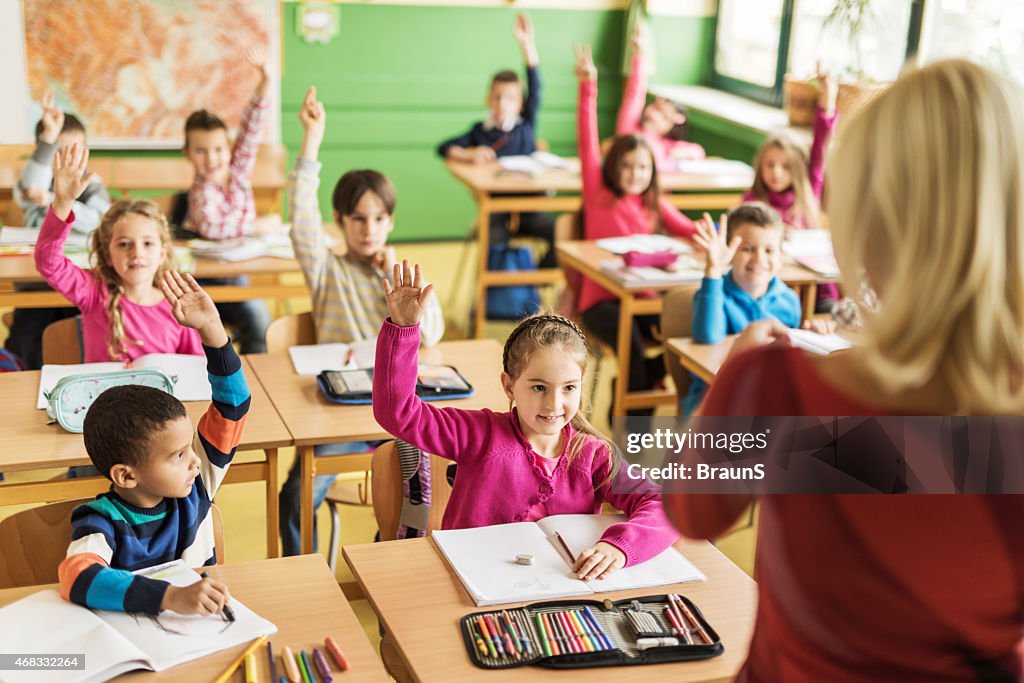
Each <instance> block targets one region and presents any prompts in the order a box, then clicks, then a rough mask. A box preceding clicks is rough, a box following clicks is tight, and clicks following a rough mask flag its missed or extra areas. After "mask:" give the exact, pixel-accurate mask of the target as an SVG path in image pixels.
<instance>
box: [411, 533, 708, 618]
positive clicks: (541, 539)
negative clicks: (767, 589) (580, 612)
mask: <svg viewBox="0 0 1024 683" xmlns="http://www.w3.org/2000/svg"><path fill="white" fill-rule="evenodd" d="M625 520H626V517H625V515H586V514H580V515H552V516H551V517H545V518H544V519H541V520H538V521H536V522H517V523H513V524H497V525H494V526H486V527H477V528H475V529H453V530H450V531H435V532H434V533H433V535H432V536H431V538H433V539H434V543H436V544H437V547H438V548H439V549H440V550H441V553H442V554H443V555H444V556H445V559H447V560H448V563H449V564H450V565H451V566H452V569H454V570H455V573H456V574H458V575H459V579H461V580H462V584H463V585H464V586H465V587H466V591H467V592H468V593H469V595H470V596H471V597H472V598H473V602H475V603H476V604H477V605H500V604H502V603H507V602H521V601H525V600H537V599H549V598H564V597H568V596H574V595H586V594H588V593H603V592H606V591H619V590H628V589H632V588H648V587H650V586H663V585H667V584H671V583H686V582H689V581H704V580H705V578H706V577H705V576H704V574H703V573H702V572H701V571H700V570H699V569H697V568H696V567H695V566H693V564H692V563H691V562H690V561H689V560H687V559H686V558H685V557H684V556H683V554H682V553H680V552H679V551H678V550H676V549H675V548H668V549H666V550H665V551H664V552H662V553H661V554H660V555H657V556H655V557H653V558H651V559H650V560H647V561H646V562H643V563H641V564H637V565H633V566H631V567H624V568H622V569H618V570H616V571H614V572H612V573H611V574H609V575H608V577H607V578H604V579H599V580H593V581H581V580H580V579H577V578H576V575H575V574H573V572H572V566H571V563H570V561H569V558H568V557H567V556H566V553H565V550H563V549H562V546H561V545H560V544H559V542H558V539H557V536H556V535H555V534H556V532H557V533H558V534H560V535H561V537H562V539H563V540H564V541H565V543H566V545H567V546H568V548H569V550H570V551H571V552H572V554H573V555H574V556H578V555H579V553H580V552H582V551H583V550H586V549H587V548H589V547H591V546H593V545H594V544H595V543H597V541H599V540H600V539H601V535H602V534H603V533H604V531H605V529H607V528H608V527H610V526H612V525H613V524H617V523H619V522H624V521H625ZM522 554H525V555H533V558H534V561H533V564H531V565H523V564H519V563H518V562H517V561H516V557H517V556H518V555H522Z"/></svg>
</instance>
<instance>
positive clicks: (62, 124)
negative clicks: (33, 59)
mask: <svg viewBox="0 0 1024 683" xmlns="http://www.w3.org/2000/svg"><path fill="white" fill-rule="evenodd" d="M42 105H43V117H42V118H41V119H40V120H39V123H37V124H36V148H35V150H34V151H33V152H32V156H31V157H30V158H29V160H28V162H26V163H25V167H24V168H23V169H22V170H21V177H20V178H19V179H18V184H17V185H16V186H15V188H14V200H15V201H16V202H17V203H18V206H20V207H21V210H22V211H23V212H24V213H25V219H24V225H25V227H28V228H35V227H38V226H40V225H42V223H43V219H44V218H45V217H46V210H47V208H48V207H49V206H50V204H51V203H52V201H53V157H54V155H55V154H56V153H57V151H58V150H62V149H65V148H67V147H68V145H70V144H72V143H77V144H78V145H79V146H80V147H85V126H83V125H82V122H81V121H79V120H78V118H77V117H76V116H75V115H74V114H66V113H64V111H63V110H61V108H60V107H58V106H56V104H55V99H54V95H53V93H52V92H47V93H46V95H44V96H43V101H42ZM72 208H73V209H74V212H75V216H76V218H77V220H76V221H75V225H74V230H75V232H80V233H83V234H88V233H90V232H92V231H93V229H95V228H96V226H97V225H99V224H100V218H101V217H102V216H103V213H104V212H105V211H106V210H107V209H109V208H110V196H109V195H108V194H107V189H106V188H105V187H104V186H103V180H102V179H101V178H100V177H99V176H98V175H94V176H93V180H92V182H90V183H89V184H88V185H87V186H86V187H85V189H84V190H82V193H81V194H80V195H78V196H77V197H75V201H74V204H73V206H72ZM15 287H16V289H18V290H36V289H48V288H47V287H46V286H45V285H42V284H35V283H26V284H18V285H16V286H15ZM77 314H78V311H76V310H75V309H74V308H71V307H62V308H16V309H14V322H13V323H11V329H10V335H9V336H8V337H7V342H6V344H5V348H7V350H8V351H11V352H12V353H15V354H16V355H18V356H19V357H21V359H22V360H23V361H24V363H25V366H26V367H27V368H28V369H29V370H38V369H39V368H41V367H42V366H43V331H44V330H45V329H46V327H47V325H49V324H50V323H55V322H57V321H58V320H63V319H64V318H70V317H72V316H74V315H77Z"/></svg>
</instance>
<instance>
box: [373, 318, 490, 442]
mask: <svg viewBox="0 0 1024 683" xmlns="http://www.w3.org/2000/svg"><path fill="white" fill-rule="evenodd" d="M419 346H420V328H419V325H412V326H409V327H401V326H399V325H395V324H394V323H393V322H391V320H390V319H388V320H385V321H384V325H383V326H382V327H381V330H380V334H379V335H378V336H377V356H376V362H375V363H374V370H373V417H374V418H375V419H376V420H377V422H378V424H380V426H381V427H383V428H384V430H385V431H387V433H388V434H391V435H392V436H394V437H395V438H398V439H402V440H403V441H405V442H407V443H410V444H412V445H413V446H416V447H418V448H420V449H421V450H423V451H425V452H428V453H434V454H435V455H439V456H441V457H442V458H448V459H449V460H454V461H456V462H458V461H459V460H462V459H463V458H466V457H467V456H469V457H472V456H475V455H478V454H481V453H482V452H483V450H484V446H485V444H486V443H487V442H488V441H489V440H490V439H489V434H490V429H491V421H490V420H489V419H488V418H487V411H481V410H459V409H456V408H437V407H435V406H432V405H430V404H428V403H426V402H424V401H423V400H422V399H421V398H420V397H419V396H417V395H416V393H415V392H416V390H415V387H416V378H417V374H418V372H419V363H418V355H417V351H418V349H419Z"/></svg>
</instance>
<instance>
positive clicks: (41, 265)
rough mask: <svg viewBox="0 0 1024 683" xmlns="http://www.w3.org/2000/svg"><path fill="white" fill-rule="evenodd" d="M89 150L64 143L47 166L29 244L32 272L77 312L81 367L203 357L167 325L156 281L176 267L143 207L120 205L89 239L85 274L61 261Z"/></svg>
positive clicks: (164, 236)
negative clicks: (44, 204) (43, 209)
mask: <svg viewBox="0 0 1024 683" xmlns="http://www.w3.org/2000/svg"><path fill="white" fill-rule="evenodd" d="M88 160H89V151H88V150H87V149H85V148H83V147H79V146H78V145H77V144H76V145H70V146H68V147H67V148H65V149H64V150H62V151H60V152H58V153H57V155H56V156H55V157H54V160H53V192H54V200H53V205H52V206H51V207H50V211H49V212H47V214H46V219H45V220H44V221H43V225H42V228H41V229H40V231H39V239H38V241H37V242H36V248H35V262H36V270H38V271H39V274H40V275H42V276H43V277H44V278H45V279H46V282H47V283H48V284H49V285H50V286H51V287H53V288H54V289H55V290H57V291H58V292H60V293H61V294H63V295H64V296H65V297H67V299H68V301H70V302H71V303H73V304H75V306H77V307H78V309H79V310H80V311H81V312H82V345H83V347H84V348H83V350H84V356H85V362H86V363H94V362H100V361H110V360H125V361H128V360H133V359H135V358H138V357H139V356H142V355H145V354H147V353H186V354H191V355H202V354H203V348H202V344H201V343H200V341H199V333H198V332H196V331H195V330H193V329H190V328H187V327H183V326H182V325H180V324H179V323H178V321H177V320H175V319H174V315H173V313H172V312H171V306H170V304H168V303H167V300H166V299H165V298H164V295H163V292H161V291H160V288H159V287H158V286H157V284H156V283H158V282H159V281H160V279H161V278H162V277H163V274H164V273H165V272H167V271H169V270H174V269H175V263H174V252H173V250H172V249H171V236H170V231H169V230H168V228H167V219H165V218H164V216H163V214H162V213H161V212H160V209H159V208H158V207H157V206H156V204H154V203H153V202H150V201H141V200H124V201H120V202H118V203H116V204H114V206H112V207H111V208H110V209H109V210H108V211H107V213H106V214H104V216H103V219H102V220H101V222H100V225H99V227H98V228H96V230H95V231H94V232H93V233H92V234H91V235H90V236H89V261H90V263H91V265H92V271H91V272H90V271H85V270H82V269H81V268H79V267H78V266H76V265H75V264H74V263H72V262H71V261H70V260H69V259H68V258H67V257H65V256H64V241H65V240H66V239H67V237H68V233H69V232H70V231H71V226H72V224H73V223H74V222H75V215H74V213H73V212H72V211H71V206H72V203H73V202H74V200H75V198H76V197H77V196H78V195H80V194H81V192H82V190H84V189H85V187H86V186H87V185H88V184H89V182H90V181H91V180H92V178H93V175H94V174H92V173H89V174H88V175H85V176H83V173H85V168H86V162H87V161H88Z"/></svg>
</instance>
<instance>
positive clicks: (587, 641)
mask: <svg viewBox="0 0 1024 683" xmlns="http://www.w3.org/2000/svg"><path fill="white" fill-rule="evenodd" d="M568 615H569V619H570V621H572V623H573V624H574V625H575V626H576V630H577V631H579V632H580V633H581V634H582V638H583V644H584V645H586V646H587V650H588V651H590V652H597V651H598V650H600V649H601V647H600V645H599V644H598V643H595V642H594V641H595V640H596V638H591V636H590V627H588V626H586V625H585V624H584V623H583V621H582V619H581V618H580V616H579V615H578V614H577V613H576V611H574V610H570V611H569V612H568Z"/></svg>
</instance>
